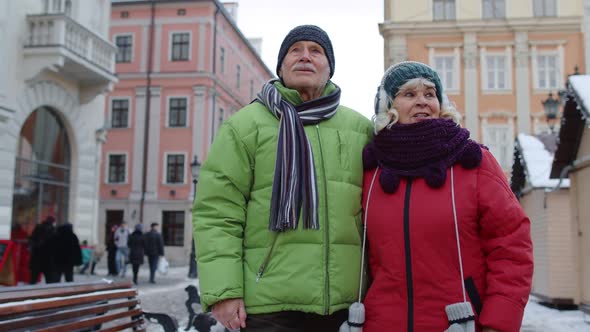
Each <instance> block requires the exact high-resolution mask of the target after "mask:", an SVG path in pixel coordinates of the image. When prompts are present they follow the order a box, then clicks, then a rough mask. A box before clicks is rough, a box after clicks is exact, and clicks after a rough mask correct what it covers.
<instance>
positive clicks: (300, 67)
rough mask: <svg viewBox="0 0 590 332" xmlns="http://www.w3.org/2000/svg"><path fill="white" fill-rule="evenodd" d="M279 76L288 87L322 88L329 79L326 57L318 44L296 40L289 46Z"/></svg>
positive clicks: (299, 88)
mask: <svg viewBox="0 0 590 332" xmlns="http://www.w3.org/2000/svg"><path fill="white" fill-rule="evenodd" d="M279 76H280V77H281V78H282V79H283V82H284V83H285V86H286V87H288V88H290V89H295V90H297V91H301V90H310V89H314V90H317V89H323V87H324V86H325V85H326V82H328V80H329V79H330V64H329V63H328V57H326V53H325V52H324V49H323V48H322V47H321V46H320V44H318V43H316V42H312V41H307V40H302V41H298V42H296V43H294V44H293V45H291V47H289V50H288V51H287V55H285V58H284V59H283V63H282V64H281V69H280V71H279Z"/></svg>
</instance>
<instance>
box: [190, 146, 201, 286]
mask: <svg viewBox="0 0 590 332" xmlns="http://www.w3.org/2000/svg"><path fill="white" fill-rule="evenodd" d="M200 170H201V163H200V162H199V158H198V157H197V156H196V155H195V156H194V158H193V161H192V162H191V174H192V176H193V208H194V205H195V199H196V198H197V182H198V181H199V171H200ZM191 234H193V236H192V237H191V239H192V240H191V255H190V262H189V268H188V277H189V278H191V279H196V278H197V260H196V256H195V235H194V234H195V233H194V230H193V231H192V232H191Z"/></svg>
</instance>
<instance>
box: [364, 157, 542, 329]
mask: <svg viewBox="0 0 590 332" xmlns="http://www.w3.org/2000/svg"><path fill="white" fill-rule="evenodd" d="M453 172H454V191H455V204H456V211H457V219H458V231H459V239H460V245H461V254H462V262H463V272H464V285H465V287H466V293H467V295H466V296H467V301H469V302H471V304H472V307H473V309H474V312H475V313H476V317H477V325H476V326H477V328H476V329H477V330H481V328H482V326H486V327H490V328H493V329H496V330H498V331H503V332H510V331H518V330H519V328H520V325H521V322H522V315H523V311H524V306H525V304H526V302H527V299H528V295H529V292H530V289H531V281H532V274H533V250H532V243H531V238H530V221H529V219H528V218H527V216H526V215H525V213H524V212H523V210H522V209H521V207H520V205H519V203H518V201H517V200H516V197H515V196H514V194H513V193H512V191H511V190H510V188H509V186H508V183H507V181H506V177H505V176H504V174H503V172H502V170H501V168H500V166H499V165H498V163H497V162H496V160H495V159H494V158H493V157H492V155H491V154H490V153H489V152H488V151H487V150H483V159H482V162H481V164H480V166H479V167H478V168H475V169H471V170H467V169H464V168H462V167H461V166H460V165H455V166H454V167H453ZM374 173H375V170H372V171H368V172H365V176H364V187H363V192H364V193H363V207H366V206H367V205H366V203H367V195H368V193H369V188H370V184H371V180H372V179H373V175H374ZM378 179H379V174H377V177H376V179H375V183H374V185H373V189H372V192H371V196H370V201H369V205H368V209H367V210H366V211H365V213H367V232H368V233H367V240H368V246H369V265H370V273H371V275H372V279H373V280H372V283H371V285H370V287H369V290H368V292H367V295H366V297H365V301H364V302H365V306H366V322H365V326H364V328H363V332H381V331H420V332H421V331H436V332H442V331H444V330H445V329H447V328H448V325H449V324H448V321H447V316H446V313H445V306H446V305H448V304H452V303H457V302H462V301H463V291H462V287H461V274H460V268H459V256H458V252H457V240H456V236H455V234H456V233H455V223H454V218H453V206H452V199H451V170H450V169H449V170H448V171H447V179H446V182H445V184H444V186H443V187H441V188H437V189H433V188H430V187H428V185H427V184H426V182H425V181H424V180H423V179H421V178H416V179H412V180H407V179H402V181H401V183H400V186H399V188H398V189H397V191H396V192H395V193H393V194H387V193H385V192H383V190H382V189H381V186H380V185H379V180H378Z"/></svg>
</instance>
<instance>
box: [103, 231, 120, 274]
mask: <svg viewBox="0 0 590 332" xmlns="http://www.w3.org/2000/svg"><path fill="white" fill-rule="evenodd" d="M118 228H119V226H118V225H113V226H112V227H111V232H110V233H109V234H108V236H107V244H106V246H107V268H108V275H109V276H111V277H116V276H117V275H118V274H119V273H118V272H119V269H118V268H117V246H116V245H115V232H117V229H118Z"/></svg>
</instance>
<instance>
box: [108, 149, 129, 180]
mask: <svg viewBox="0 0 590 332" xmlns="http://www.w3.org/2000/svg"><path fill="white" fill-rule="evenodd" d="M126 163H127V156H126V155H125V154H110V155H109V174H108V179H109V183H125V168H126V167H125V166H126V165H125V164H126Z"/></svg>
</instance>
